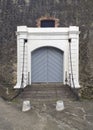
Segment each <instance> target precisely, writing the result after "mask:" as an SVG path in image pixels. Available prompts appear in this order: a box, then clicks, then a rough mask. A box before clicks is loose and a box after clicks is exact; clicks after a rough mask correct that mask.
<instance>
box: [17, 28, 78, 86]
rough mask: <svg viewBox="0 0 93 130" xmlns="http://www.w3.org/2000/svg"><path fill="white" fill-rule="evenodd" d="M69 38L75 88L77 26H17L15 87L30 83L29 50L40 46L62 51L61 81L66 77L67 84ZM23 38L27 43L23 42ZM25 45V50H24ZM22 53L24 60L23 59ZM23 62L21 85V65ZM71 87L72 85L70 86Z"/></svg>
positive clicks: (69, 70)
mask: <svg viewBox="0 0 93 130" xmlns="http://www.w3.org/2000/svg"><path fill="white" fill-rule="evenodd" d="M69 38H70V39H71V57H72V68H73V77H74V82H75V86H76V88H78V87H79V28H78V27H76V26H71V27H69V28H28V27H26V26H18V27H17V84H16V86H15V88H20V87H25V86H26V85H28V84H31V52H32V51H34V50H35V49H38V48H40V47H46V46H48V47H55V48H58V49H60V50H62V51H63V52H64V72H63V75H64V76H63V77H64V80H63V83H64V84H65V80H66V79H67V83H68V84H69V74H71V69H70V68H71V67H70V58H69V42H68V39H69ZM24 39H27V43H25V44H24ZM24 45H25V51H24ZM23 55H24V60H23ZM23 62H24V72H23V76H24V78H23V80H24V81H23V86H21V81H22V67H23ZM72 87H73V86H72Z"/></svg>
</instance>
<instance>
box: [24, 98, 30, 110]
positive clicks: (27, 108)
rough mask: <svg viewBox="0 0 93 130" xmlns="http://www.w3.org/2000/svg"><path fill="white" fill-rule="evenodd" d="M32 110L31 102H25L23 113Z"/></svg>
mask: <svg viewBox="0 0 93 130" xmlns="http://www.w3.org/2000/svg"><path fill="white" fill-rule="evenodd" d="M30 109H31V104H30V101H29V100H26V101H23V106H22V111H23V112H25V111H29V110H30Z"/></svg>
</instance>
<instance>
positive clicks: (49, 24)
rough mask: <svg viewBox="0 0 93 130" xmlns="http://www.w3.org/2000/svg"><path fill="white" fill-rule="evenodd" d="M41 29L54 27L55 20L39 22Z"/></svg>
mask: <svg viewBox="0 0 93 130" xmlns="http://www.w3.org/2000/svg"><path fill="white" fill-rule="evenodd" d="M41 27H55V20H41Z"/></svg>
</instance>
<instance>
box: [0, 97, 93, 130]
mask: <svg viewBox="0 0 93 130" xmlns="http://www.w3.org/2000/svg"><path fill="white" fill-rule="evenodd" d="M64 104H65V110H64V111H62V112H57V111H56V109H55V106H56V104H49V105H46V104H42V105H40V106H38V107H36V106H32V109H31V110H30V111H28V112H25V113H24V112H22V111H21V107H22V102H20V103H19V102H18V101H16V102H13V103H9V102H5V101H3V100H2V99H0V130H93V101H80V102H78V101H71V100H66V101H64Z"/></svg>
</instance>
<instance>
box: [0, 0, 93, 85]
mask: <svg viewBox="0 0 93 130" xmlns="http://www.w3.org/2000/svg"><path fill="white" fill-rule="evenodd" d="M42 16H50V17H52V16H53V17H55V18H58V19H59V23H60V25H59V26H60V27H68V26H70V25H72V26H79V27H80V31H81V33H80V83H81V84H82V85H84V84H92V83H93V80H92V78H93V0H0V81H3V82H4V81H6V83H15V82H16V62H17V61H16V58H17V57H16V34H15V31H16V27H17V26H18V25H27V26H30V27H36V20H37V19H38V18H40V17H42Z"/></svg>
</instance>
